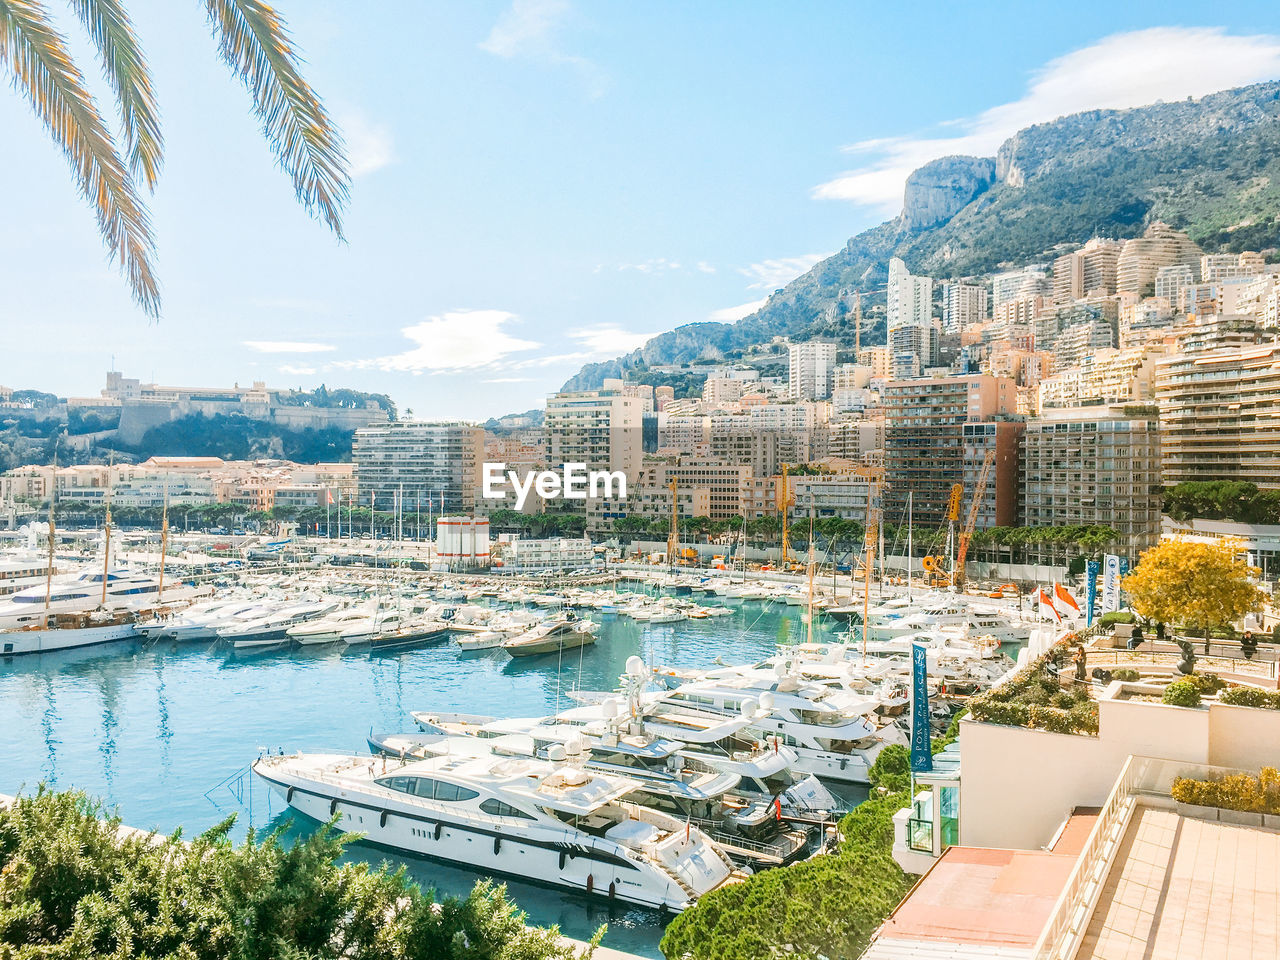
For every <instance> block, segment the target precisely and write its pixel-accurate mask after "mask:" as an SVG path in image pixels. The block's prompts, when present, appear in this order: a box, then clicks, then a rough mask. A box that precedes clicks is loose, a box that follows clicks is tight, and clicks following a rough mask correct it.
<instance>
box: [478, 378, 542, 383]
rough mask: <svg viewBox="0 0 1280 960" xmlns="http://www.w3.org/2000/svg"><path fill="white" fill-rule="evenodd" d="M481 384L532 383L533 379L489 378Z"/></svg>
mask: <svg viewBox="0 0 1280 960" xmlns="http://www.w3.org/2000/svg"><path fill="white" fill-rule="evenodd" d="M480 382H481V383H533V377H490V378H489V379H488V380H482V381H480Z"/></svg>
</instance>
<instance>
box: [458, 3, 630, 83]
mask: <svg viewBox="0 0 1280 960" xmlns="http://www.w3.org/2000/svg"><path fill="white" fill-rule="evenodd" d="M570 12H571V10H570V6H569V2H568V0H512V4H511V6H510V7H508V8H507V9H506V10H505V11H504V12H503V13H502V15H501V16H500V17H498V21H497V22H496V23H495V24H494V25H493V29H492V30H490V31H489V36H487V37H486V38H485V39H484V40H482V41H481V42H480V49H481V50H484V51H485V52H486V53H491V54H493V55H494V56H495V57H502V58H503V59H504V60H515V59H522V60H532V61H535V62H541V63H548V64H553V65H557V66H568V67H571V68H572V69H574V70H575V71H577V73H578V74H579V76H580V77H581V78H582V81H583V83H584V84H585V85H586V88H587V93H588V95H589V96H590V97H592V98H593V99H594V98H596V97H600V96H603V95H604V92H605V88H606V87H607V85H608V81H607V78H606V77H605V74H604V72H603V71H602V70H601V69H600V67H599V66H598V65H597V64H595V63H594V62H592V61H591V60H588V59H587V58H586V57H580V56H575V55H573V54H569V53H565V52H564V50H563V49H562V48H561V46H560V37H559V34H560V32H561V29H562V28H563V26H564V22H565V20H566V19H567V18H568V16H569V14H570Z"/></svg>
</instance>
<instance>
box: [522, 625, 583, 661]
mask: <svg viewBox="0 0 1280 960" xmlns="http://www.w3.org/2000/svg"><path fill="white" fill-rule="evenodd" d="M595 642H596V638H595V634H593V633H587V632H585V631H576V632H574V633H569V634H561V635H560V636H556V637H547V638H545V639H542V640H533V641H530V642H528V643H518V644H507V645H505V646H504V647H503V648H502V649H503V650H506V651H507V653H509V654H511V656H513V657H539V656H543V655H544V654H548V653H560V652H563V651H565V650H577V649H578V648H580V647H586V646H590V645H591V644H593V643H595Z"/></svg>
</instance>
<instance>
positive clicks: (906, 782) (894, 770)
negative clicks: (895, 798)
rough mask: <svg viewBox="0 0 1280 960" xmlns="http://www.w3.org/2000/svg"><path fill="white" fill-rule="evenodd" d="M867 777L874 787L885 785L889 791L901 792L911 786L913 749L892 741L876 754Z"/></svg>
mask: <svg viewBox="0 0 1280 960" xmlns="http://www.w3.org/2000/svg"><path fill="white" fill-rule="evenodd" d="M867 779H868V780H869V781H871V785H872V786H873V787H883V788H884V789H885V790H887V791H888V792H889V793H900V792H901V791H903V790H909V789H910V788H911V750H910V749H909V748H908V747H906V746H904V745H903V744H900V743H891V744H889V745H888V746H887V747H885V748H884V749H883V750H881V751H880V753H879V754H877V755H876V760H875V763H873V764H871V769H870V770H868V771H867Z"/></svg>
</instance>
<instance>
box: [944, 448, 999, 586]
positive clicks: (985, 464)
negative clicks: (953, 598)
mask: <svg viewBox="0 0 1280 960" xmlns="http://www.w3.org/2000/svg"><path fill="white" fill-rule="evenodd" d="M995 462H996V448H995V446H994V445H993V446H991V447H990V448H989V449H988V450H987V455H986V456H985V457H983V458H982V469H981V470H980V471H978V482H977V484H976V485H975V486H974V488H973V502H972V503H970V504H969V517H968V519H967V520H965V522H964V529H963V530H961V531H960V543H959V545H958V546H957V547H956V559H955V562H954V563H953V564H952V566H951V584H952V586H954V587H955V588H956V590H963V589H964V559H965V556H966V555H967V554H968V553H969V540H970V539H971V538H972V537H973V529H974V527H976V526H977V525H978V514H979V512H980V511H981V510H982V498H983V497H984V496H985V495H986V492H987V481H988V480H989V479H990V478H991V466H992V464H994V463H995Z"/></svg>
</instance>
